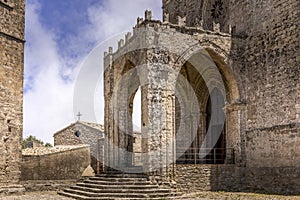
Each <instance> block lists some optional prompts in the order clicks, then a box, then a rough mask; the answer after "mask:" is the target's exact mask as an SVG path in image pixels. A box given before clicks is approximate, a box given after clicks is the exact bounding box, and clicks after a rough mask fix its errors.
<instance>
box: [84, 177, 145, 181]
mask: <svg viewBox="0 0 300 200" xmlns="http://www.w3.org/2000/svg"><path fill="white" fill-rule="evenodd" d="M89 180H93V181H108V182H142V181H148V179H147V178H141V177H136V178H123V177H98V176H96V177H90V178H89Z"/></svg>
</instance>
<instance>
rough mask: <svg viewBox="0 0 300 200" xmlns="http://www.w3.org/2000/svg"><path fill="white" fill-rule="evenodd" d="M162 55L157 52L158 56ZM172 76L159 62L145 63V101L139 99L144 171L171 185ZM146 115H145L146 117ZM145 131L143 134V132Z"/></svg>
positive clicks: (172, 154)
mask: <svg viewBox="0 0 300 200" xmlns="http://www.w3.org/2000/svg"><path fill="white" fill-rule="evenodd" d="M161 57H162V56H161V55H160V58H161ZM173 80H175V78H174V76H173V74H172V72H170V70H169V69H168V67H166V66H164V65H162V64H157V63H153V64H149V65H148V85H147V86H145V87H146V88H145V89H143V90H142V93H143V91H147V93H146V94H143V95H147V98H146V101H143V102H142V104H143V105H142V107H143V118H147V122H143V123H145V127H144V128H143V130H142V132H143V133H142V134H143V137H147V142H144V144H143V145H146V146H144V150H145V152H146V154H147V156H146V157H147V158H146V159H144V170H145V171H146V172H149V174H150V175H151V180H152V181H156V182H158V183H159V184H170V182H171V180H172V177H173V176H174V168H175V164H174V161H175V160H174V158H175V85H174V81H173ZM145 116H146V117H145ZM145 131H146V133H145Z"/></svg>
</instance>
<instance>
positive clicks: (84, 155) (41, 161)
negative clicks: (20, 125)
mask: <svg viewBox="0 0 300 200" xmlns="http://www.w3.org/2000/svg"><path fill="white" fill-rule="evenodd" d="M23 151H24V152H23V161H22V164H21V171H22V173H21V180H22V181H37V180H79V179H80V178H81V175H82V173H83V171H84V170H85V169H86V168H87V167H88V166H89V165H90V163H91V160H90V148H89V146H86V145H77V146H60V147H48V148H47V147H37V148H34V149H25V150H23Z"/></svg>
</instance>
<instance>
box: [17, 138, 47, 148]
mask: <svg viewBox="0 0 300 200" xmlns="http://www.w3.org/2000/svg"><path fill="white" fill-rule="evenodd" d="M29 141H34V142H36V143H38V144H41V145H42V146H45V147H52V145H51V144H50V143H46V144H45V145H44V142H43V141H42V140H40V139H37V138H36V137H35V136H32V135H29V136H28V137H27V138H25V139H24V140H23V141H22V149H24V148H25V143H26V142H29Z"/></svg>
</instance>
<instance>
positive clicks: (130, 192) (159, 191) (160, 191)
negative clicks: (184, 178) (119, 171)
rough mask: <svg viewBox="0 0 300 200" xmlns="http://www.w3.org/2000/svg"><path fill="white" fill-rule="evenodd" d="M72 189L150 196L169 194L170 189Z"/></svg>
mask: <svg viewBox="0 0 300 200" xmlns="http://www.w3.org/2000/svg"><path fill="white" fill-rule="evenodd" d="M71 189H74V190H80V191H85V192H94V193H114V194H116V193H124V194H125V193H129V194H132V193H137V194H139V193H143V194H149V193H156V194H158V193H169V192H170V190H169V189H163V188H154V189H149V188H131V189H129V188H123V187H122V188H120V187H119V188H105V189H99V188H90V187H84V186H78V185H76V186H71Z"/></svg>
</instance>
